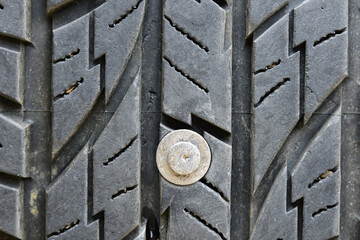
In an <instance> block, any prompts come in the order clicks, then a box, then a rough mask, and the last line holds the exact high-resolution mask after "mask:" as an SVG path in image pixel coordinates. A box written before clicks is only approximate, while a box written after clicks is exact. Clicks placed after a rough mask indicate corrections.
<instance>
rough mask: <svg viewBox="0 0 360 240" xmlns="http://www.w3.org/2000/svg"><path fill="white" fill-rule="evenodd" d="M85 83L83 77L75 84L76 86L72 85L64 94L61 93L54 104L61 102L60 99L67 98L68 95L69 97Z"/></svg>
mask: <svg viewBox="0 0 360 240" xmlns="http://www.w3.org/2000/svg"><path fill="white" fill-rule="evenodd" d="M83 82H84V78H83V77H81V78H80V79H79V80H78V81H76V82H75V84H74V85H72V86H71V87H69V88H68V89H66V90H65V91H64V92H63V93H60V94H59V95H57V96H55V97H54V102H55V101H57V100H59V99H60V98H63V97H65V96H66V95H69V94H70V93H71V92H73V91H74V90H75V89H77V88H78V87H79V86H80V84H82V83H83Z"/></svg>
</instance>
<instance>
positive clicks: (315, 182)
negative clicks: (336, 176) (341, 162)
mask: <svg viewBox="0 0 360 240" xmlns="http://www.w3.org/2000/svg"><path fill="white" fill-rule="evenodd" d="M338 168H339V166H336V167H334V168H331V169H328V170H327V171H326V172H323V173H321V174H320V175H319V176H318V177H317V178H316V179H315V180H314V181H313V182H312V183H310V184H309V185H308V188H311V187H312V186H314V185H315V184H317V183H318V182H320V181H322V180H324V179H325V178H327V177H329V176H330V175H332V174H333V173H335V172H336V171H337V170H338Z"/></svg>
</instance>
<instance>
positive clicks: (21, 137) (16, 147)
mask: <svg viewBox="0 0 360 240" xmlns="http://www.w3.org/2000/svg"><path fill="white" fill-rule="evenodd" d="M29 131H30V123H19V122H17V121H15V120H13V119H10V118H8V117H5V116H3V115H0V133H1V134H0V171H2V172H7V173H9V174H12V175H17V176H22V177H27V176H28V171H27V170H28V169H27V151H28V150H27V149H28V147H29V138H30V136H29V134H30V132H29Z"/></svg>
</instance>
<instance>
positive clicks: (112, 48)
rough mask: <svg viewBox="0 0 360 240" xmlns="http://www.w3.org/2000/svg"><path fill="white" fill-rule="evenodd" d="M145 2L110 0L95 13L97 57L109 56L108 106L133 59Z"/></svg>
mask: <svg viewBox="0 0 360 240" xmlns="http://www.w3.org/2000/svg"><path fill="white" fill-rule="evenodd" d="M144 11H145V1H143V0H131V1H118V0H109V1H107V2H106V3H104V4H103V5H101V6H100V7H98V8H97V9H96V10H95V36H94V37H95V39H94V55H95V58H99V57H101V56H102V55H104V54H105V62H106V66H105V68H106V71H105V99H106V102H108V100H109V98H110V96H111V95H112V93H113V91H114V90H115V87H116V86H117V84H118V83H119V81H120V78H121V76H122V75H123V73H124V70H125V67H126V65H127V62H128V61H129V59H130V58H131V55H132V52H133V49H134V47H135V44H136V41H137V38H138V36H139V33H140V29H141V25H142V21H143V17H144Z"/></svg>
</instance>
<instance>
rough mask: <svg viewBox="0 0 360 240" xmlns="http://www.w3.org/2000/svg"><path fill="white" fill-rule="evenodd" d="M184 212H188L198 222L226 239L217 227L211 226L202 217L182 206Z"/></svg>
mask: <svg viewBox="0 0 360 240" xmlns="http://www.w3.org/2000/svg"><path fill="white" fill-rule="evenodd" d="M184 212H185V213H187V214H189V215H190V216H191V217H193V218H195V219H196V220H198V221H199V222H201V223H202V224H204V225H205V226H206V227H207V228H209V229H210V230H211V231H213V232H215V233H216V234H217V235H219V236H220V237H221V239H223V240H226V238H225V236H224V234H223V233H222V232H220V231H219V230H218V229H217V228H215V227H214V226H212V225H211V224H210V223H208V222H206V220H204V219H202V218H201V217H199V216H197V215H196V214H195V213H193V212H192V211H190V210H188V209H187V208H184Z"/></svg>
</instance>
